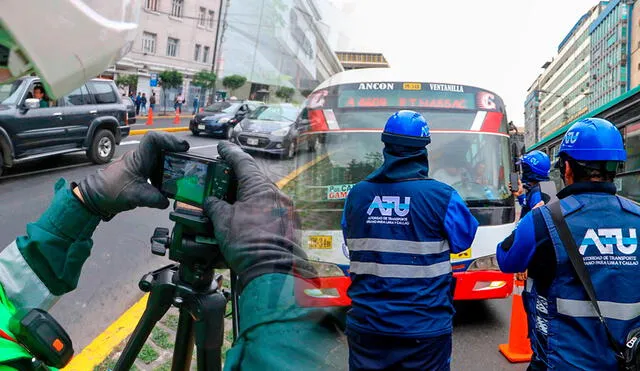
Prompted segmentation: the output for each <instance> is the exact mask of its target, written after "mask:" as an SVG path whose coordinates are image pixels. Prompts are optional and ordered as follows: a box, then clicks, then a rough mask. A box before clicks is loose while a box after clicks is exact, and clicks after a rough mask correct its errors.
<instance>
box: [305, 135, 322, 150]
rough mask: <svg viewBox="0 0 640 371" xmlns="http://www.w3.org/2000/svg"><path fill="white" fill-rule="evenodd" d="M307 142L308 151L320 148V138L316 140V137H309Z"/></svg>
mask: <svg viewBox="0 0 640 371" xmlns="http://www.w3.org/2000/svg"><path fill="white" fill-rule="evenodd" d="M307 143H308V146H309V147H308V149H309V152H318V150H319V149H320V140H318V138H313V139H310V140H309V141H308V142H307Z"/></svg>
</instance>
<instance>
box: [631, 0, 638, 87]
mask: <svg viewBox="0 0 640 371" xmlns="http://www.w3.org/2000/svg"><path fill="white" fill-rule="evenodd" d="M630 28H631V42H630V43H629V55H630V56H631V63H630V64H629V66H628V71H629V75H630V76H629V77H630V79H629V84H630V86H629V89H633V88H635V87H636V86H638V85H640V0H636V1H635V2H634V4H633V9H632V10H631V26H630Z"/></svg>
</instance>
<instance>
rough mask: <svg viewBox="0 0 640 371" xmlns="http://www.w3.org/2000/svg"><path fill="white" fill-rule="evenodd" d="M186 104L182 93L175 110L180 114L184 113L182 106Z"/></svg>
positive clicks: (177, 97) (177, 99)
mask: <svg viewBox="0 0 640 371" xmlns="http://www.w3.org/2000/svg"><path fill="white" fill-rule="evenodd" d="M183 103H184V97H183V96H182V93H180V94H178V95H177V96H176V100H175V103H174V108H175V109H176V110H177V111H178V113H182V104H183Z"/></svg>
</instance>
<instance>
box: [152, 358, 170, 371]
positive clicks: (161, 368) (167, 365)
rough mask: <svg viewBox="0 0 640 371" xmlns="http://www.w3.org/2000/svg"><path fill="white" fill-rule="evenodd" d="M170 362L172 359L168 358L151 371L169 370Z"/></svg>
mask: <svg viewBox="0 0 640 371" xmlns="http://www.w3.org/2000/svg"><path fill="white" fill-rule="evenodd" d="M171 362H172V360H168V361H166V362H165V363H163V364H162V365H160V366H158V367H156V368H154V369H153V371H171Z"/></svg>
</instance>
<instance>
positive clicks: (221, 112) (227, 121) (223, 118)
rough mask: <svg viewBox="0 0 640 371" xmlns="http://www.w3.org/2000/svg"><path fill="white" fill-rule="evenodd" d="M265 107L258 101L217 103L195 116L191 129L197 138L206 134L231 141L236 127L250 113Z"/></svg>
mask: <svg viewBox="0 0 640 371" xmlns="http://www.w3.org/2000/svg"><path fill="white" fill-rule="evenodd" d="M263 105H264V103H262V102H258V101H226V102H216V103H213V104H212V105H210V106H207V107H204V110H203V112H199V113H197V114H196V115H195V116H193V119H191V121H190V122H189V129H190V130H191V132H192V133H193V135H196V136H197V135H200V133H205V134H212V135H216V136H221V137H223V138H226V139H230V138H231V134H232V133H233V128H234V127H235V125H236V124H237V123H238V122H240V121H242V119H244V117H245V116H246V115H247V114H248V113H250V112H253V111H255V110H256V108H258V107H260V106H263Z"/></svg>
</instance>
